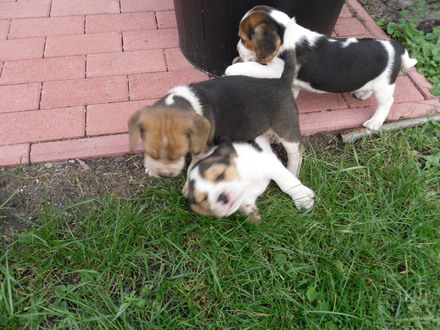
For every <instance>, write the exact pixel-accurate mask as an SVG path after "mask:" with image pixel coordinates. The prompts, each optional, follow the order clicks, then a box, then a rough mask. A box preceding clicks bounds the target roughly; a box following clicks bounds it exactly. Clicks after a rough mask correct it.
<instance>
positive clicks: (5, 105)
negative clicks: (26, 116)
mask: <svg viewBox="0 0 440 330" xmlns="http://www.w3.org/2000/svg"><path fill="white" fill-rule="evenodd" d="M40 90H41V84H26V85H11V86H0V104H1V107H0V113H4V112H13V111H23V110H32V109H38V104H39V102H40Z"/></svg>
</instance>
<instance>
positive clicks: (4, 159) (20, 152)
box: [0, 143, 30, 166]
mask: <svg viewBox="0 0 440 330" xmlns="http://www.w3.org/2000/svg"><path fill="white" fill-rule="evenodd" d="M29 150H30V145H29V144H28V143H25V144H14V145H10V146H0V166H12V165H20V164H23V165H25V164H29Z"/></svg>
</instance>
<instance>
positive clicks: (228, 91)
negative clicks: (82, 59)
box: [128, 50, 302, 194]
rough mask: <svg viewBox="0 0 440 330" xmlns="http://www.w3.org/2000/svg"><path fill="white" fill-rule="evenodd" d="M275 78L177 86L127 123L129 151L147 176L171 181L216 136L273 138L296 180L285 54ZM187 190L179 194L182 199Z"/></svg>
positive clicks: (295, 133) (297, 157) (294, 120)
mask: <svg viewBox="0 0 440 330" xmlns="http://www.w3.org/2000/svg"><path fill="white" fill-rule="evenodd" d="M284 59H285V61H284V63H285V65H284V71H283V73H282V75H281V77H280V78H274V79H257V78H252V77H246V76H234V77H220V78H216V79H211V80H207V81H202V82H198V83H193V84H189V85H187V86H177V87H175V88H173V89H171V90H170V91H169V92H168V93H167V94H166V95H165V96H164V97H162V98H161V99H160V100H158V101H157V102H156V103H155V104H153V105H151V106H148V107H145V108H143V109H141V110H139V111H138V112H136V113H135V114H133V116H132V117H131V118H130V120H129V122H128V127H129V133H130V134H129V135H130V145H131V148H132V149H133V148H134V147H135V146H136V145H137V143H138V140H139V138H141V139H142V142H143V146H144V154H145V156H144V164H145V171H146V173H147V174H149V175H151V176H155V177H174V176H177V175H178V174H179V173H180V172H181V170H182V169H183V167H184V165H185V156H186V154H187V153H188V152H189V153H191V154H192V156H193V158H192V162H191V164H190V166H189V169H191V167H192V165H194V163H195V162H196V161H197V160H199V159H201V158H203V157H204V155H205V154H206V152H207V151H208V150H209V149H210V148H211V147H212V146H214V145H215V144H216V143H217V142H218V139H219V138H220V137H222V136H227V137H229V138H230V139H231V140H232V141H250V140H253V139H255V138H256V137H257V136H260V135H263V134H266V133H269V134H273V135H276V136H277V138H278V141H279V142H280V143H281V144H282V145H283V146H284V148H285V149H286V152H287V156H288V164H287V167H288V169H289V170H290V171H291V172H292V173H294V174H295V175H296V174H298V172H299V169H300V166H301V160H302V154H301V150H300V138H301V133H300V128H299V120H298V109H297V107H296V103H295V99H294V97H293V94H292V90H291V88H292V81H293V74H294V70H295V55H294V54H293V51H289V50H286V51H285V54H284ZM187 190H188V187H187V184H186V185H185V188H184V190H183V192H184V194H186V193H187Z"/></svg>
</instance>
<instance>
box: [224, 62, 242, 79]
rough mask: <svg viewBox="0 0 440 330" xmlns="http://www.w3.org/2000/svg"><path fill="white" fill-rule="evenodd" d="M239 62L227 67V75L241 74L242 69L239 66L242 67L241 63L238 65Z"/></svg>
mask: <svg viewBox="0 0 440 330" xmlns="http://www.w3.org/2000/svg"><path fill="white" fill-rule="evenodd" d="M237 64H240V63H237ZM237 64H232V65H230V66H228V67H227V68H226V70H225V75H226V76H238V75H240V72H239V71H240V70H239V67H240V65H237Z"/></svg>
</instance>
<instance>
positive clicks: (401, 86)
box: [344, 76, 424, 108]
mask: <svg viewBox="0 0 440 330" xmlns="http://www.w3.org/2000/svg"><path fill="white" fill-rule="evenodd" d="M344 98H345V99H346V100H347V104H348V106H349V107H350V108H356V107H367V106H373V105H374V106H377V100H376V98H375V97H374V94H373V95H371V96H370V97H369V98H368V99H366V100H364V101H362V100H358V99H357V98H355V97H354V96H353V95H352V94H351V93H345V94H344ZM421 100H424V97H423V95H422V94H420V92H419V91H418V90H417V88H416V86H414V84H413V83H412V82H411V80H410V79H409V77H407V76H398V77H397V80H396V90H395V91H394V102H395V103H401V102H408V101H421Z"/></svg>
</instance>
